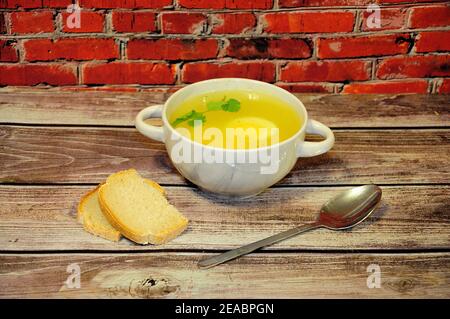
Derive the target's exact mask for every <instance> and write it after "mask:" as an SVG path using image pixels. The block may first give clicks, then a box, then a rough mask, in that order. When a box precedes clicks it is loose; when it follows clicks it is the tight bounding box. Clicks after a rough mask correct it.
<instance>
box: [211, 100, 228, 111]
mask: <svg viewBox="0 0 450 319" xmlns="http://www.w3.org/2000/svg"><path fill="white" fill-rule="evenodd" d="M224 104H225V102H224V101H209V102H208V103H207V104H206V107H207V108H208V111H218V110H221V109H222V107H223V105H224Z"/></svg>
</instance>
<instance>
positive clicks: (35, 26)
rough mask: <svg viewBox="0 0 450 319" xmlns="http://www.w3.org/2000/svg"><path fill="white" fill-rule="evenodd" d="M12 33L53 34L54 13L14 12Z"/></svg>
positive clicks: (12, 14)
mask: <svg viewBox="0 0 450 319" xmlns="http://www.w3.org/2000/svg"><path fill="white" fill-rule="evenodd" d="M10 18H11V33H39V32H53V31H54V30H55V26H54V24H53V13H52V12H50V11H39V12H31V11H29V12H12V13H11V16H10Z"/></svg>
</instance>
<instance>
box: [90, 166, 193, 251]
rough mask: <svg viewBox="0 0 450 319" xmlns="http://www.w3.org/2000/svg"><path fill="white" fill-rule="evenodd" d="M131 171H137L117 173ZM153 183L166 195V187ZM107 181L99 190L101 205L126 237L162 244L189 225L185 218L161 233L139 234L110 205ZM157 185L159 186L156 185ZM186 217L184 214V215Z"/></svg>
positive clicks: (144, 243)
mask: <svg viewBox="0 0 450 319" xmlns="http://www.w3.org/2000/svg"><path fill="white" fill-rule="evenodd" d="M130 171H135V170H134V169H131V170H125V171H121V172H117V173H116V174H117V175H125V174H128V173H130ZM151 182H152V183H151V184H152V185H151V186H153V185H155V186H154V187H155V188H156V189H158V190H159V191H161V192H162V194H163V195H165V191H164V189H163V188H162V187H161V186H160V185H159V184H157V183H155V182H153V181H151ZM107 183H108V182H106V183H105V184H103V185H101V186H100V188H99V191H98V200H99V204H100V207H101V209H102V212H103V214H104V216H105V217H106V219H107V220H108V221H109V222H110V224H111V225H112V226H113V227H114V228H115V229H117V230H119V231H120V233H121V234H122V235H123V236H125V237H126V238H128V239H130V240H132V241H134V242H135V243H138V244H141V245H146V244H149V243H151V244H154V245H160V244H164V243H166V242H168V241H170V240H172V239H174V238H175V237H177V236H178V235H179V234H181V233H182V232H183V231H184V230H185V229H186V227H187V224H188V220H187V218H184V219H183V222H182V223H180V224H179V225H178V224H177V225H175V226H173V227H170V228H168V229H166V230H165V231H164V232H161V233H160V234H157V235H154V236H153V235H150V234H149V235H142V234H138V233H136V232H134V231H133V230H132V229H130V228H128V227H127V225H125V224H123V223H121V222H120V221H119V220H118V219H117V218H116V214H115V213H114V212H113V211H112V210H111V209H110V208H109V207H108V204H107V202H106V200H105V198H104V189H105V187H106V186H107ZM156 185H157V186H156ZM183 217H184V216H183Z"/></svg>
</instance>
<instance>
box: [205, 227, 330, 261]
mask: <svg viewBox="0 0 450 319" xmlns="http://www.w3.org/2000/svg"><path fill="white" fill-rule="evenodd" d="M319 227H321V225H320V224H319V223H310V224H305V225H302V226H299V227H295V228H292V229H289V230H286V231H284V232H281V233H279V234H276V235H273V236H270V237H267V238H265V239H262V240H259V241H256V242H254V243H251V244H248V245H245V246H242V247H239V248H236V249H233V250H229V251H227V252H225V253H223V254H220V255H217V256H213V257H210V258H206V259H203V260H200V261H199V263H198V266H199V267H200V268H210V267H214V266H217V265H219V264H222V263H224V262H227V261H229V260H232V259H235V258H237V257H240V256H243V255H247V254H249V253H251V252H252V251H255V250H257V249H258V248H262V247H265V246H269V245H273V244H275V243H278V242H280V241H282V240H285V239H288V238H291V237H293V236H295V235H298V234H301V233H304V232H306V231H309V230H312V229H315V228H319Z"/></svg>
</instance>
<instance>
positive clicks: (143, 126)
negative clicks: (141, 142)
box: [135, 105, 164, 142]
mask: <svg viewBox="0 0 450 319" xmlns="http://www.w3.org/2000/svg"><path fill="white" fill-rule="evenodd" d="M162 109H163V105H152V106H149V107H146V108H145V109H143V110H142V111H140V112H139V113H138V115H137V116H136V120H135V126H136V129H137V130H138V131H139V132H140V133H141V134H142V135H145V136H147V137H150V138H151V139H153V140H156V141H159V142H163V137H164V133H163V128H162V127H161V126H154V125H151V124H148V123H145V122H144V120H146V119H149V118H155V117H157V118H161V116H162Z"/></svg>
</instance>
